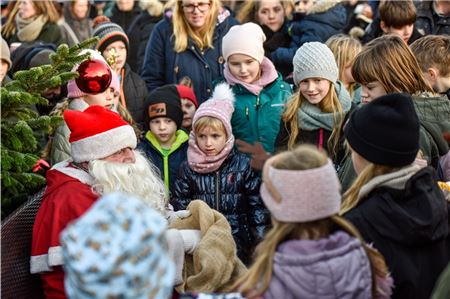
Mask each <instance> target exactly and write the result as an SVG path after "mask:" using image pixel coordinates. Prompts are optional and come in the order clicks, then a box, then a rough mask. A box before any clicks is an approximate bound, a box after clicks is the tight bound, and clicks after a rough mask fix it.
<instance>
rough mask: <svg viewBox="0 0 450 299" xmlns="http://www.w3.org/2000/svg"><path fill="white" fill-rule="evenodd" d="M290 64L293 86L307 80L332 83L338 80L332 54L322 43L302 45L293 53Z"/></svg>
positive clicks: (337, 71) (337, 72)
mask: <svg viewBox="0 0 450 299" xmlns="http://www.w3.org/2000/svg"><path fill="white" fill-rule="evenodd" d="M292 64H293V65H294V83H295V85H299V83H300V82H301V81H302V80H305V79H307V78H324V79H327V80H329V81H331V82H333V83H334V82H336V81H337V80H338V76H339V70H338V67H337V64H336V60H335V59H334V55H333V52H331V50H330V48H328V47H327V45H325V44H323V43H319V42H311V43H305V44H303V46H301V47H300V48H299V49H298V50H297V52H296V53H295V56H294V59H293V60H292Z"/></svg>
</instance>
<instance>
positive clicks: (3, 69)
mask: <svg viewBox="0 0 450 299" xmlns="http://www.w3.org/2000/svg"><path fill="white" fill-rule="evenodd" d="M7 73H8V63H6V61H4V60H3V59H2V60H1V64H0V82H2V81H3V78H5V76H6V74H7Z"/></svg>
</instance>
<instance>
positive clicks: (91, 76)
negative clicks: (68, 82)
mask: <svg viewBox="0 0 450 299" xmlns="http://www.w3.org/2000/svg"><path fill="white" fill-rule="evenodd" d="M77 72H78V74H79V76H78V78H76V79H75V82H76V83H77V86H78V88H79V89H80V90H81V91H83V92H85V93H88V94H98V93H101V92H104V91H105V90H106V89H107V88H108V87H109V85H110V84H111V79H112V74H111V69H110V68H109V66H108V64H106V62H105V61H103V60H100V59H88V60H85V61H83V62H82V63H81V64H80V66H79V67H78V69H77Z"/></svg>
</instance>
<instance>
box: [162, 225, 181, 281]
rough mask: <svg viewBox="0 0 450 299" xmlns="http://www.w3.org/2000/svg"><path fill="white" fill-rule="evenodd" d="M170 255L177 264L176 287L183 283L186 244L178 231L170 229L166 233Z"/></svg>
mask: <svg viewBox="0 0 450 299" xmlns="http://www.w3.org/2000/svg"><path fill="white" fill-rule="evenodd" d="M165 236H166V240H167V245H168V253H169V256H170V258H171V259H172V261H173V262H174V264H175V277H174V285H179V284H180V283H182V282H183V266H184V248H183V247H184V244H183V238H182V237H181V234H180V231H179V230H178V229H168V230H167V231H166V232H165Z"/></svg>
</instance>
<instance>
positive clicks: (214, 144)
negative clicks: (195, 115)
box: [195, 127, 227, 156]
mask: <svg viewBox="0 0 450 299" xmlns="http://www.w3.org/2000/svg"><path fill="white" fill-rule="evenodd" d="M195 141H196V142H197V145H198V147H199V148H200V150H201V151H202V152H204V153H205V154H206V155H207V156H216V155H217V154H219V153H220V152H221V151H222V150H223V148H224V147H225V144H226V143H227V134H226V132H225V131H224V130H217V129H215V128H213V127H205V128H203V129H202V130H200V131H199V132H196V136H195Z"/></svg>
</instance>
